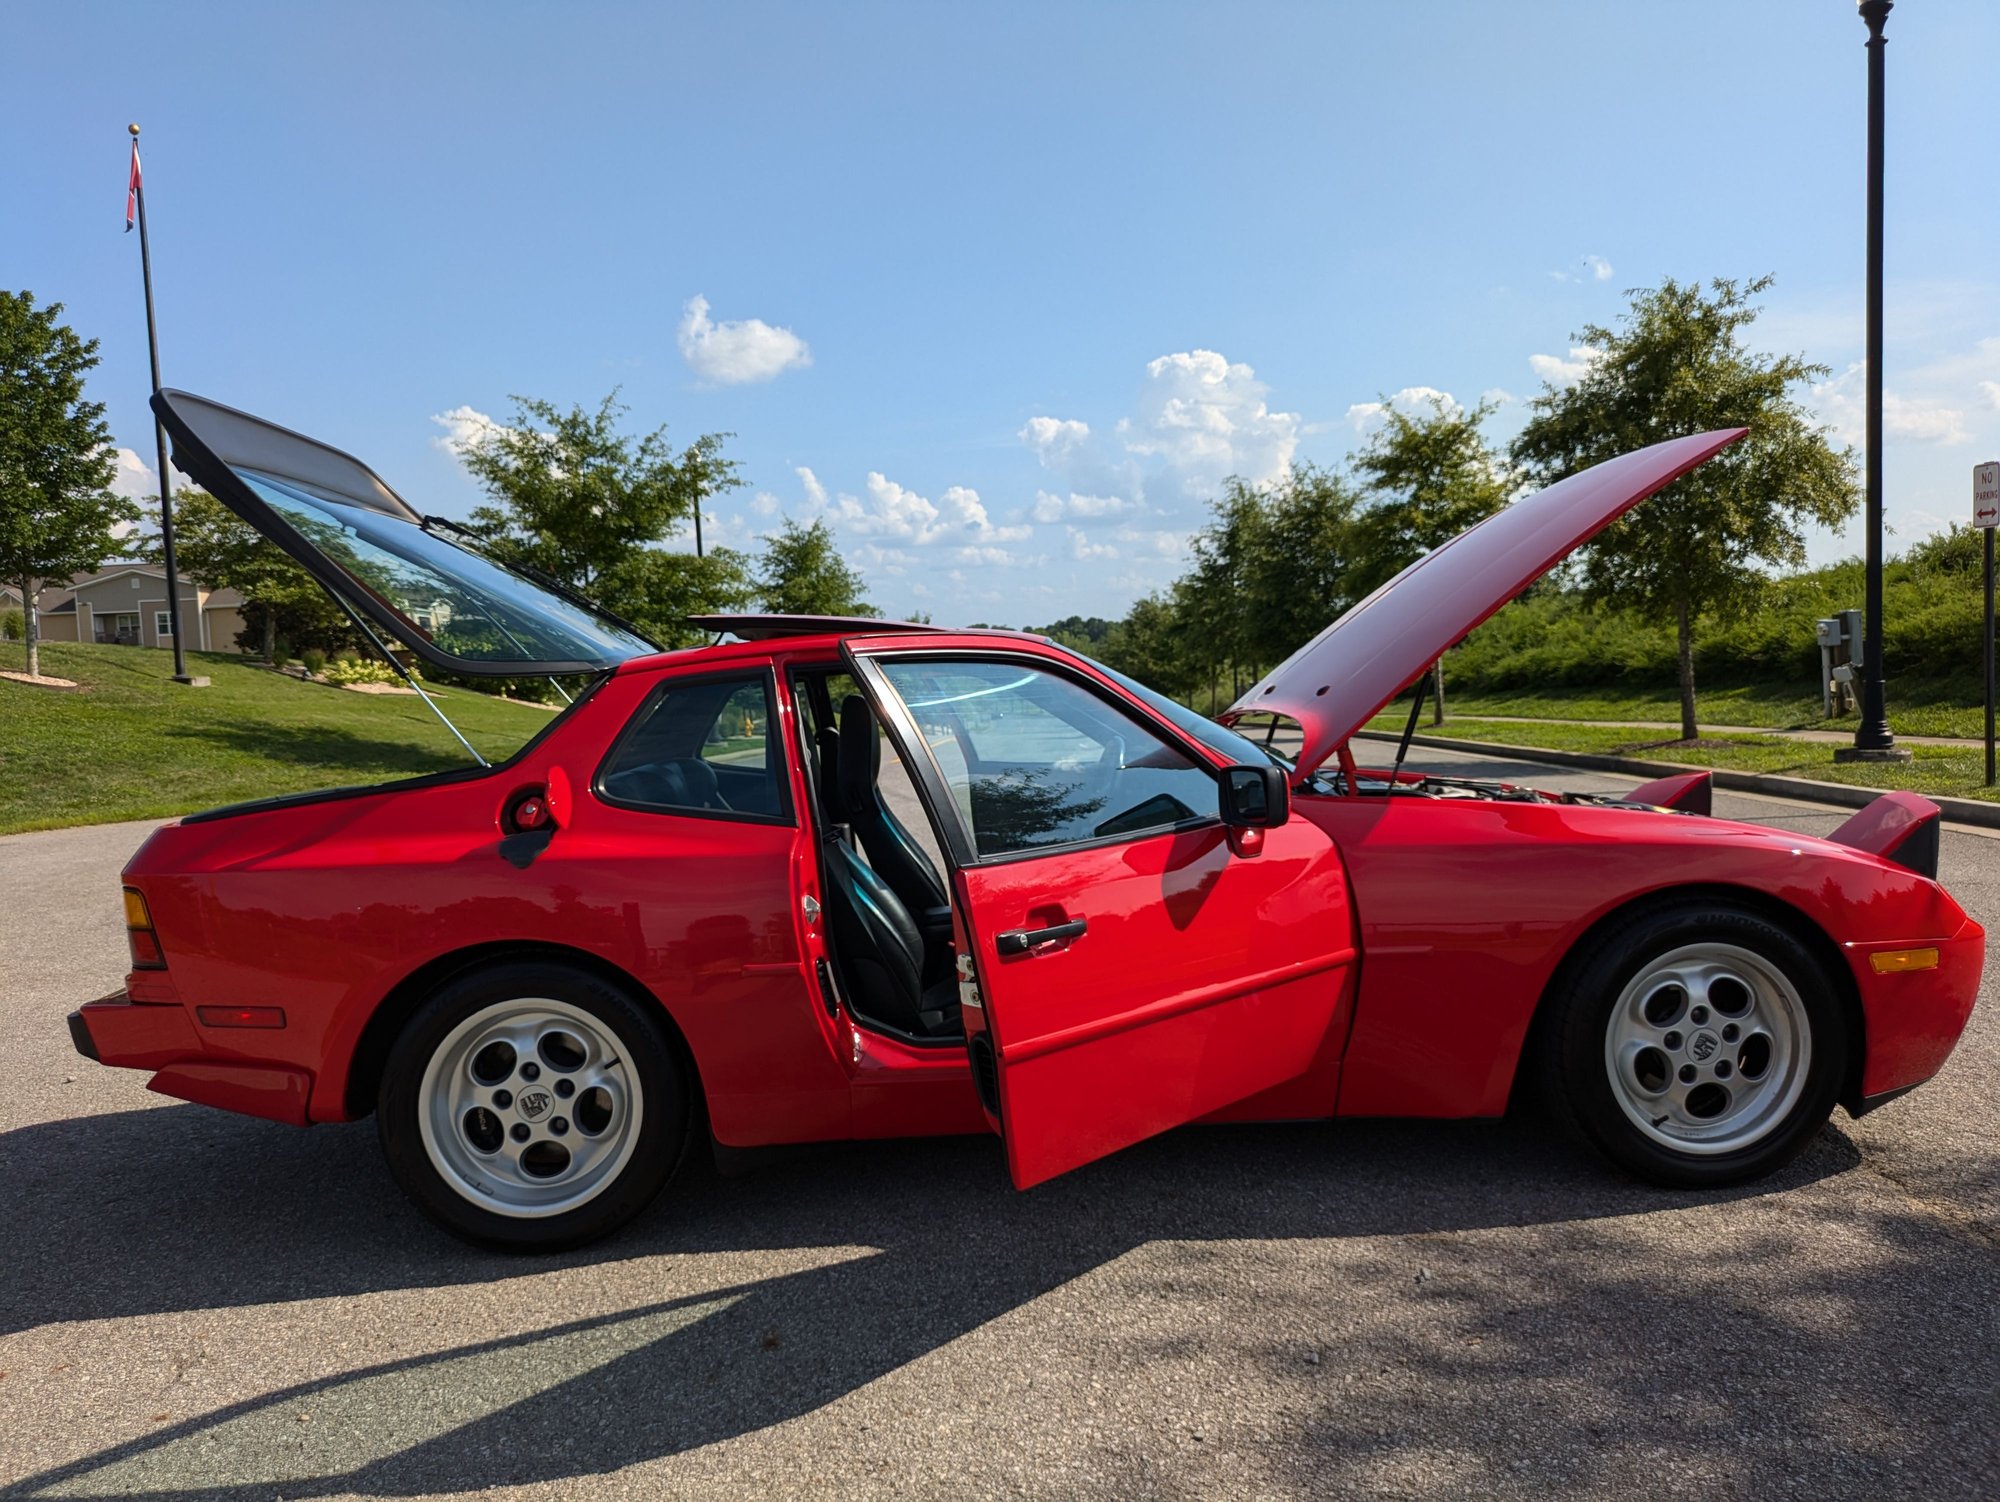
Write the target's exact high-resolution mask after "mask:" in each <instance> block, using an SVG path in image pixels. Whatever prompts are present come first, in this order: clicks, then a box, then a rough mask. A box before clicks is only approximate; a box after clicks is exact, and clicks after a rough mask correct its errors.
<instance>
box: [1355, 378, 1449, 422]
mask: <svg viewBox="0 0 2000 1502" xmlns="http://www.w3.org/2000/svg"><path fill="white" fill-rule="evenodd" d="M1438 404H1442V405H1443V407H1444V409H1445V410H1446V411H1447V412H1458V411H1462V410H1463V409H1462V408H1461V407H1460V406H1459V404H1458V400H1457V398H1455V397H1454V396H1453V395H1452V394H1451V393H1450V392H1449V391H1440V390H1438V389H1437V387H1435V386H1405V387H1404V388H1403V389H1402V390H1401V391H1398V392H1397V393H1396V394H1395V395H1394V396H1391V397H1388V398H1386V399H1385V400H1383V401H1379V402H1356V403H1355V404H1354V405H1353V406H1351V407H1349V408H1348V409H1347V425H1348V426H1349V427H1350V428H1352V429H1354V431H1355V432H1357V433H1366V432H1368V431H1370V430H1371V429H1373V428H1378V427H1380V426H1381V425H1382V419H1383V417H1384V416H1385V415H1386V414H1387V412H1388V410H1389V408H1391V407H1397V408H1400V409H1401V410H1402V411H1404V412H1410V411H1413V410H1415V409H1417V408H1422V407H1432V406H1436V405H1438Z"/></svg>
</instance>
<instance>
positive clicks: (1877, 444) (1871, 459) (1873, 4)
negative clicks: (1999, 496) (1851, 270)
mask: <svg viewBox="0 0 2000 1502" xmlns="http://www.w3.org/2000/svg"><path fill="white" fill-rule="evenodd" d="M1859 8H1860V11H1861V19H1862V20H1863V21H1864V22H1866V23H1867V26H1868V328H1867V344H1868V349H1867V361H1868V390H1867V398H1866V400H1867V404H1868V412H1867V429H1866V436H1865V438H1864V440H1863V441H1864V442H1865V443H1866V445H1867V449H1868V452H1867V481H1866V483H1867V528H1868V537H1867V547H1868V589H1867V599H1866V601H1865V609H1864V613H1863V619H1862V631H1861V642H1862V646H1861V723H1860V724H1859V725H1857V726H1856V727H1855V730H1854V744H1853V745H1852V746H1843V747H1841V748H1840V749H1839V750H1838V751H1836V752H1834V760H1836V761H1907V760H1909V757H1910V753H1909V752H1908V751H1905V750H1903V749H1902V748H1901V747H1899V746H1898V745H1897V744H1896V737H1895V736H1894V735H1892V734H1891V733H1890V731H1889V709H1888V694H1887V687H1886V685H1885V684H1884V682H1883V676H1882V82H1883V69H1882V56H1883V49H1884V47H1886V46H1887V45H1888V44H1887V42H1886V41H1885V40H1884V39H1883V36H1882V27H1883V25H1884V23H1886V22H1887V21H1888V19H1889V12H1890V11H1891V10H1893V9H1894V8H1895V0H1859Z"/></svg>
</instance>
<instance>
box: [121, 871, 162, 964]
mask: <svg viewBox="0 0 2000 1502" xmlns="http://www.w3.org/2000/svg"><path fill="white" fill-rule="evenodd" d="M125 942H126V943H127V944H128V945H130V946H131V950H132V968H133V969H134V970H164V969H166V968H167V957H166V955H164V954H163V953H161V951H160V936H159V935H158V934H156V933H154V932H153V915H152V913H150V912H149V911H147V908H146V895H145V893H143V892H141V891H140V890H139V889H138V888H137V887H127V888H126V889H125Z"/></svg>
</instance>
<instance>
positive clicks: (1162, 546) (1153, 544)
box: [1116, 527, 1187, 558]
mask: <svg viewBox="0 0 2000 1502" xmlns="http://www.w3.org/2000/svg"><path fill="white" fill-rule="evenodd" d="M1116 536H1117V538H1118V540H1119V541H1120V542H1122V543H1126V544H1128V545H1130V546H1133V547H1136V548H1138V549H1139V550H1140V551H1142V552H1147V553H1151V554H1152V555H1153V556H1154V557H1156V558H1177V557H1179V556H1180V554H1181V553H1182V552H1183V551H1185V549H1186V548H1187V538H1186V536H1185V535H1183V534H1182V533H1179V532H1173V531H1167V530H1164V529H1160V528H1150V527H1120V528H1119V529H1118V531H1117V533H1116Z"/></svg>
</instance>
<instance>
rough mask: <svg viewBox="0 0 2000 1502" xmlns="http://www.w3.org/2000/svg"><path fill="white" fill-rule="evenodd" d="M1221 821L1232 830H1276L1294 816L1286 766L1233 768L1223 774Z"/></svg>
mask: <svg viewBox="0 0 2000 1502" xmlns="http://www.w3.org/2000/svg"><path fill="white" fill-rule="evenodd" d="M1220 812H1221V815H1222V822H1223V824H1224V825H1226V826H1227V827H1228V828H1230V829H1276V828H1277V827H1278V826H1279V825H1281V824H1283V823H1284V822H1285V820H1287V819H1289V818H1290V817H1291V815H1292V794H1291V788H1290V787H1289V786H1288V785H1287V783H1286V780H1285V769H1284V768H1283V767H1270V766H1265V767H1248V766H1245V767H1230V768H1227V769H1226V770H1225V771H1224V772H1223V774H1222V788H1221V810H1220Z"/></svg>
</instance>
